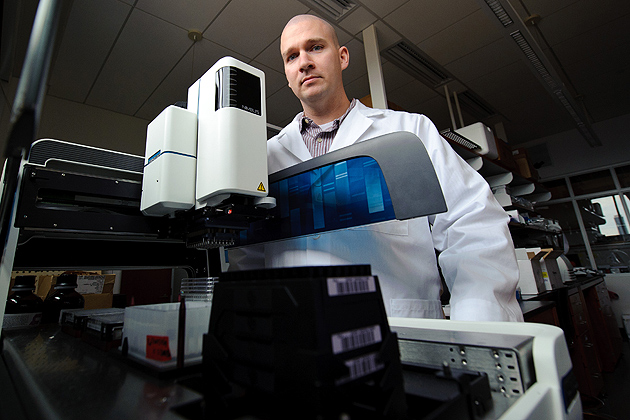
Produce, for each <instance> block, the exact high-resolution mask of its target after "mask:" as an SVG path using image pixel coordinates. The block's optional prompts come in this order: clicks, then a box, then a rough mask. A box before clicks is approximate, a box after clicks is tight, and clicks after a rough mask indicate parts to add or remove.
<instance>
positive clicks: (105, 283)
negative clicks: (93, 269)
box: [35, 272, 116, 306]
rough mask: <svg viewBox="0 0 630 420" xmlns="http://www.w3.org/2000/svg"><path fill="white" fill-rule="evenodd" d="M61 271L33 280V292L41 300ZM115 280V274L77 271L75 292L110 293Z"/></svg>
mask: <svg viewBox="0 0 630 420" xmlns="http://www.w3.org/2000/svg"><path fill="white" fill-rule="evenodd" d="M63 273H64V272H59V273H57V274H54V275H50V274H45V275H40V276H38V278H37V281H36V282H35V287H36V288H35V294H36V295H37V296H39V297H40V298H42V300H45V299H46V298H47V297H48V295H50V294H51V293H53V292H54V287H53V286H54V285H55V284H56V283H57V277H58V276H59V275H60V274H63ZM115 281H116V275H115V274H100V273H86V272H81V273H77V292H78V293H80V294H81V295H83V296H84V297H85V296H87V295H89V294H112V293H113V291H114V282H115ZM82 292H83V293H82ZM95 292H96V293H95ZM110 306H111V305H110Z"/></svg>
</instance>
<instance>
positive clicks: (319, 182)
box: [240, 157, 395, 245]
mask: <svg viewBox="0 0 630 420" xmlns="http://www.w3.org/2000/svg"><path fill="white" fill-rule="evenodd" d="M269 195H270V196H271V197H274V198H275V199H276V208H275V209H273V211H272V216H273V217H272V218H271V219H269V220H264V221H259V222H255V223H252V225H251V226H250V228H249V230H247V231H242V232H241V237H240V245H245V244H252V243H258V242H268V241H275V240H279V239H286V238H291V237H296V236H303V235H310V234H314V233H318V232H326V231H330V230H336V229H343V228H348V227H354V226H361V225H366V224H370V223H377V222H382V221H386V220H392V219H395V214H394V208H393V206H392V201H391V198H390V196H389V191H388V190H387V184H386V183H385V178H384V177H383V173H382V171H381V168H380V167H379V165H378V163H377V162H376V161H375V160H374V159H372V158H370V157H358V158H353V159H350V160H347V161H344V162H340V163H335V164H332V165H327V166H324V167H321V168H318V169H315V170H312V171H309V172H304V173H301V174H298V175H294V176H292V177H289V178H286V179H283V180H280V181H278V182H274V183H272V184H271V185H270V187H269Z"/></svg>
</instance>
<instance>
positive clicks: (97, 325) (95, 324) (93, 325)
mask: <svg viewBox="0 0 630 420" xmlns="http://www.w3.org/2000/svg"><path fill="white" fill-rule="evenodd" d="M87 328H89V329H91V330H96V331H100V330H101V321H95V320H93V319H88V322H87Z"/></svg>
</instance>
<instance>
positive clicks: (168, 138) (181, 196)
mask: <svg viewBox="0 0 630 420" xmlns="http://www.w3.org/2000/svg"><path fill="white" fill-rule="evenodd" d="M196 173H197V114H195V113H193V112H190V111H188V110H187V109H184V108H180V107H177V106H173V105H171V106H169V107H168V108H166V109H165V110H164V111H162V112H161V113H160V115H158V116H157V117H156V118H155V119H154V120H153V121H152V122H151V123H150V124H149V126H148V127H147V143H146V152H145V158H144V173H143V176H142V197H141V199H140V208H141V210H142V211H143V212H144V214H146V215H148V216H164V215H167V214H169V215H172V214H173V213H174V212H175V211H177V210H187V209H190V208H192V207H193V206H194V205H195V176H196Z"/></svg>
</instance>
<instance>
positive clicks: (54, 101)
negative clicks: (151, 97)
mask: <svg viewBox="0 0 630 420" xmlns="http://www.w3.org/2000/svg"><path fill="white" fill-rule="evenodd" d="M16 86H17V79H12V80H11V81H10V82H9V83H6V82H2V83H1V87H2V100H1V101H0V136H1V137H0V146H1V148H0V155H3V154H4V148H5V142H6V137H7V135H8V127H9V118H10V114H11V107H12V105H11V104H12V102H13V98H14V96H15V90H16ZM149 122H150V121H147V120H143V119H141V118H136V117H131V116H128V115H123V114H119V113H116V112H112V111H108V110H106V109H101V108H96V107H93V106H89V105H84V104H80V103H77V102H71V101H67V100H64V99H60V98H56V97H52V96H48V95H47V96H46V97H45V99H44V105H43V108H42V116H41V121H40V126H39V131H38V133H37V136H36V138H38V139H40V138H53V139H58V140H65V141H69V142H72V143H80V144H85V145H89V146H95V147H101V148H105V149H110V150H117V151H120V152H126V153H131V154H136V155H141V156H144V146H145V137H146V129H147V125H148V124H149Z"/></svg>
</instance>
